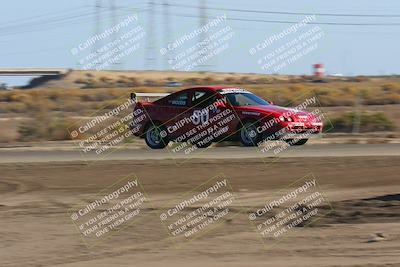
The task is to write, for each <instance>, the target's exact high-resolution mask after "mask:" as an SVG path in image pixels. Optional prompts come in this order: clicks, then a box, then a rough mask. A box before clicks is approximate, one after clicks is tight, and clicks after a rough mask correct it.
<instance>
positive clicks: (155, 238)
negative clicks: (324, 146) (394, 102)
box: [0, 156, 400, 267]
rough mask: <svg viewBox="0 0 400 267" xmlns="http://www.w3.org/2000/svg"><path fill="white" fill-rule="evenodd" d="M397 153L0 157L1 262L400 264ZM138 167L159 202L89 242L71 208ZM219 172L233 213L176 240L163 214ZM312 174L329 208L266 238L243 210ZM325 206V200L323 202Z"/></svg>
mask: <svg viewBox="0 0 400 267" xmlns="http://www.w3.org/2000/svg"><path fill="white" fill-rule="evenodd" d="M399 160H400V157H385V156H381V157H346V158H340V157H329V158H284V159H281V160H279V161H278V162H276V163H274V164H272V165H266V164H265V163H263V162H262V161H261V160H260V159H245V160H238V159H234V160H232V159H231V160H200V159H197V160H191V161H189V162H187V163H185V164H183V165H180V166H178V165H176V164H175V163H174V162H173V161H170V160H160V161H156V160H153V161H101V162H97V163H93V164H90V165H87V164H85V163H82V162H53V163H10V164H0V266H18V267H20V266H221V267H222V266H278V267H279V266H400V257H399V255H400V240H399V238H400V222H399V219H400V179H399V166H398V164H399ZM132 173H134V174H135V176H136V177H138V179H139V181H140V184H141V185H142V187H143V188H144V189H145V191H146V193H147V195H148V196H149V199H150V200H151V202H152V205H153V208H148V209H146V210H144V211H143V213H144V214H145V215H146V217H145V219H144V220H143V221H141V222H138V223H136V224H132V225H131V226H129V227H127V228H125V229H123V230H121V231H119V232H117V233H115V234H113V235H112V236H110V237H109V238H104V240H101V242H99V243H98V244H97V245H96V246H94V247H87V246H86V245H85V244H84V242H83V241H82V239H81V234H80V233H79V232H78V230H77V229H76V227H75V226H74V224H73V222H72V220H71V218H70V217H71V215H70V212H69V210H70V209H71V208H72V207H74V206H75V205H76V204H77V203H79V202H80V201H82V200H84V199H87V198H92V196H94V195H95V194H97V193H98V192H99V191H101V190H103V189H105V188H107V187H108V186H110V185H111V184H113V183H114V182H115V181H117V180H119V179H120V178H122V177H124V176H126V175H130V174H132ZM221 173H222V174H223V175H224V176H225V177H226V178H227V180H228V181H229V184H230V185H231V187H232V191H233V193H234V194H235V195H236V196H238V198H239V199H240V203H241V205H240V206H238V205H236V204H235V205H232V206H231V207H230V208H231V212H232V213H233V214H234V216H233V217H232V218H231V219H229V220H224V221H223V223H222V224H220V225H218V227H216V228H212V229H210V230H209V231H207V232H204V233H202V234H201V235H199V236H198V237H197V238H195V239H194V240H185V239H174V238H171V237H170V236H169V235H168V233H167V231H166V229H165V228H164V227H163V226H162V225H161V222H160V219H159V216H160V213H162V212H163V211H164V210H165V209H166V208H170V207H171V206H170V204H169V203H172V202H173V201H175V200H176V199H178V198H179V197H180V196H181V195H182V194H184V193H186V192H188V191H190V190H193V189H194V188H196V187H197V186H198V185H200V184H202V183H204V182H206V181H207V180H209V179H210V178H212V177H213V176H215V175H217V174H221ZM309 174H312V175H313V177H315V179H316V180H317V182H318V184H319V186H320V190H321V191H322V192H323V193H324V195H325V196H326V199H327V200H329V203H330V205H331V208H332V211H330V213H328V214H327V215H326V216H325V217H324V218H322V219H321V220H319V221H318V222H316V223H315V224H312V225H310V226H307V227H294V228H292V229H290V232H289V233H288V234H287V235H286V236H285V238H283V239H279V242H278V240H274V238H270V239H266V240H263V239H262V238H260V234H259V233H257V231H256V229H255V227H254V226H253V225H252V224H251V223H250V221H249V219H248V215H247V213H246V211H249V210H250V211H252V210H254V207H262V206H263V205H265V202H266V198H268V197H270V196H271V195H272V194H275V193H276V192H277V191H279V190H281V189H282V188H285V187H287V186H289V185H290V184H291V183H292V182H293V181H296V180H298V179H299V178H301V177H304V176H305V175H309ZM320 208H321V210H324V209H327V205H325V206H321V207H320Z"/></svg>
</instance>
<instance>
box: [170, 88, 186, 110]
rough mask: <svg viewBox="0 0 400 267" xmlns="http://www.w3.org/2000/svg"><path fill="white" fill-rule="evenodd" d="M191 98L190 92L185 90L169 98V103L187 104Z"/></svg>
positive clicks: (176, 104)
mask: <svg viewBox="0 0 400 267" xmlns="http://www.w3.org/2000/svg"><path fill="white" fill-rule="evenodd" d="M188 100H189V93H188V92H184V93H181V94H179V95H177V96H175V97H172V98H170V99H169V100H168V104H169V105H171V106H180V107H184V106H187V104H188Z"/></svg>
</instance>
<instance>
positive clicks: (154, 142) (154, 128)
mask: <svg viewBox="0 0 400 267" xmlns="http://www.w3.org/2000/svg"><path fill="white" fill-rule="evenodd" d="M144 139H145V141H146V144H147V145H148V146H149V147H150V148H153V149H162V148H164V147H166V146H167V145H168V143H169V140H168V136H166V131H165V129H164V127H163V126H161V125H160V124H157V123H156V124H152V125H150V126H149V127H148V128H147V131H146V135H145V137H144Z"/></svg>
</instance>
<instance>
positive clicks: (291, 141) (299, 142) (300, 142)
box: [285, 139, 308, 146]
mask: <svg viewBox="0 0 400 267" xmlns="http://www.w3.org/2000/svg"><path fill="white" fill-rule="evenodd" d="M285 141H286V143H288V144H289V145H291V146H302V145H304V144H305V143H307V141H308V139H298V140H297V141H296V140H295V139H287V140H285Z"/></svg>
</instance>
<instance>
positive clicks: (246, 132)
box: [239, 121, 260, 146]
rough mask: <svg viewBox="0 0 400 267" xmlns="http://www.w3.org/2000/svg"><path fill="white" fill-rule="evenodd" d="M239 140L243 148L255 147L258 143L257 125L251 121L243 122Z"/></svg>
mask: <svg viewBox="0 0 400 267" xmlns="http://www.w3.org/2000/svg"><path fill="white" fill-rule="evenodd" d="M239 139H240V142H241V143H242V144H243V145H244V146H257V144H258V142H259V141H260V134H259V133H258V132H257V125H256V124H255V123H254V122H251V121H248V122H245V123H244V124H243V127H242V128H241V129H240V133H239Z"/></svg>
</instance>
